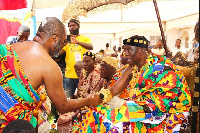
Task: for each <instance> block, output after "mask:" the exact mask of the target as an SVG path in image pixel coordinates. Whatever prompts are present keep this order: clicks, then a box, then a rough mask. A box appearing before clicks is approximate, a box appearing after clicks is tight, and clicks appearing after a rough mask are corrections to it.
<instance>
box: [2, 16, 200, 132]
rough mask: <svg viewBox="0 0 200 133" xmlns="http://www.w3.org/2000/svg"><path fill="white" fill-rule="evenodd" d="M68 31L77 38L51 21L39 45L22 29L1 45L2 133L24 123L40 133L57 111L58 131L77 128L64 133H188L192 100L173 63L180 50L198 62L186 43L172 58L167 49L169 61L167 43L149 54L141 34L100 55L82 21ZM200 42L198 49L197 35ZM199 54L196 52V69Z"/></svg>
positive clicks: (73, 22) (178, 43)
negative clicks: (81, 30) (82, 28)
mask: <svg viewBox="0 0 200 133" xmlns="http://www.w3.org/2000/svg"><path fill="white" fill-rule="evenodd" d="M197 24H199V23H197ZM68 28H69V32H70V33H69V34H70V35H67V33H66V27H65V25H64V24H63V23H62V22H61V21H60V20H59V19H57V18H55V17H47V18H45V19H44V21H42V22H41V24H40V26H39V28H38V31H37V34H36V36H35V37H34V38H33V40H28V37H29V35H30V29H29V28H28V27H26V26H21V27H20V28H19V31H18V32H17V36H16V37H10V38H8V40H7V42H6V44H1V45H0V55H1V67H0V79H1V84H0V92H1V93H0V94H1V95H0V105H1V106H0V132H2V131H3V130H6V131H8V130H9V128H10V130H11V129H12V128H11V127H9V125H11V123H12V122H14V121H16V120H18V119H23V120H26V122H27V121H29V124H31V126H32V127H31V128H29V129H30V130H33V128H35V129H36V130H35V131H36V132H38V127H40V126H41V125H42V124H45V121H47V120H46V118H45V117H44V115H47V116H48V115H49V114H50V112H49V111H48V110H49V108H50V107H51V106H54V107H55V109H56V113H58V115H59V118H58V126H59V124H60V122H61V123H71V124H68V125H66V126H67V128H66V129H65V131H64V132H73V133H80V132H83V133H85V132H101V133H122V132H134V133H139V132H141V133H144V132H145V133H146V132H148V133H153V132H160V133H164V132H165V133H172V132H173V133H176V132H179V131H180V130H181V129H186V128H187V125H188V121H187V120H188V116H189V115H190V113H189V111H190V108H191V101H192V96H191V93H190V90H189V87H188V83H187V81H186V79H185V77H184V75H183V73H182V72H181V71H180V70H179V69H177V66H176V65H175V64H174V63H173V62H172V61H171V60H170V58H171V57H174V56H175V55H176V53H177V52H179V51H181V52H182V53H184V55H185V57H186V58H190V59H191V58H192V57H191V55H190V54H191V53H187V52H186V51H185V50H184V49H183V47H182V46H181V40H180V39H177V40H176V47H175V48H174V50H173V51H172V52H170V50H169V48H168V51H167V52H168V53H169V57H166V51H165V49H164V48H163V41H162V40H161V39H160V40H158V42H157V43H156V44H155V45H154V46H153V47H150V46H149V41H148V40H147V39H146V38H145V37H144V36H139V35H130V37H129V38H127V39H124V40H123V46H122V47H118V49H117V48H116V45H114V46H113V50H110V49H109V48H110V46H109V43H107V44H106V48H105V49H101V50H99V52H98V53H93V52H92V51H91V50H93V44H92V42H91V40H90V38H88V37H86V36H83V35H81V34H80V33H79V28H80V21H79V19H77V18H72V19H70V20H69V22H68ZM196 32H199V28H195V33H196ZM195 39H196V41H197V42H199V37H198V35H197V34H195ZM197 47H198V46H197ZM198 53H199V51H198V50H196V49H194V50H193V53H192V54H194V60H196V62H198V58H197V56H196V55H197V54H198ZM39 90H43V91H40V92H39ZM47 98H49V99H50V101H51V102H50V103H46V102H45V101H46V99H47ZM45 110H46V111H45ZM66 118H67V119H66ZM16 122H17V121H16ZM18 123H20V122H18ZM12 130H13V129H12ZM24 130H25V129H24ZM44 130H45V129H44ZM47 130H49V127H48V129H47ZM3 132H5V131H3ZM25 132H28V131H27V129H26V131H25ZM30 132H34V131H30Z"/></svg>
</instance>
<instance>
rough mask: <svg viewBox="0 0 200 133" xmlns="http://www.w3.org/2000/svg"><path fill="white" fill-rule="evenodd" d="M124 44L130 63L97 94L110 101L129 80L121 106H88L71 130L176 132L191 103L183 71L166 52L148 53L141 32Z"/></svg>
mask: <svg viewBox="0 0 200 133" xmlns="http://www.w3.org/2000/svg"><path fill="white" fill-rule="evenodd" d="M123 44H124V51H125V54H126V55H127V56H128V63H129V66H128V67H127V68H126V70H125V71H124V73H123V74H122V76H121V78H120V79H119V80H118V81H117V82H116V84H115V85H114V86H113V87H111V88H109V89H101V91H100V96H101V98H102V99H103V103H106V102H109V101H110V100H111V99H112V97H113V96H115V95H117V94H119V93H120V92H121V91H123V89H124V88H126V86H127V85H128V84H129V85H130V86H131V88H130V90H129V91H128V92H129V99H127V101H126V102H125V103H124V104H123V105H122V106H121V107H120V108H116V109H111V108H110V107H109V106H104V105H98V106H97V107H96V108H95V109H89V110H88V112H87V113H86V115H85V116H84V117H83V118H84V119H83V121H82V123H76V124H75V126H74V127H75V128H74V130H73V131H74V132H83V133H84V132H87V133H88V132H98V133H104V132H105V133H122V132H130V133H158V132H159V133H177V132H179V130H180V128H181V127H185V126H186V125H185V122H186V120H187V117H188V114H189V109H190V105H191V95H190V92H189V88H188V85H187V83H186V80H185V78H184V76H183V74H182V73H181V72H180V71H179V70H178V69H177V68H176V66H175V65H174V64H172V63H171V62H170V60H169V59H167V58H166V57H165V56H155V55H152V56H151V57H150V56H148V52H147V48H148V40H147V39H146V38H145V37H144V36H137V35H135V36H132V37H130V38H128V39H125V40H124V41H123ZM127 47H129V48H128V49H127ZM77 127H78V128H77Z"/></svg>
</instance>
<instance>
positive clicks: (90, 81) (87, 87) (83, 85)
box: [77, 51, 101, 97]
mask: <svg viewBox="0 0 200 133" xmlns="http://www.w3.org/2000/svg"><path fill="white" fill-rule="evenodd" d="M95 58H96V57H95V54H93V53H92V52H90V51H87V52H85V53H84V54H83V68H84V69H83V70H82V72H81V75H80V78H79V83H78V93H77V94H78V96H79V97H86V96H87V95H88V94H90V93H92V92H93V93H96V92H98V91H99V90H97V89H96V88H97V86H98V84H99V81H100V80H101V78H100V73H99V70H97V69H96V68H95Z"/></svg>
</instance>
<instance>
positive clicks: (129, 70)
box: [123, 66, 133, 80]
mask: <svg viewBox="0 0 200 133" xmlns="http://www.w3.org/2000/svg"><path fill="white" fill-rule="evenodd" d="M123 75H125V76H126V77H127V79H128V80H130V79H132V76H133V73H132V68H131V66H128V67H127V68H126V69H125V71H124V73H123Z"/></svg>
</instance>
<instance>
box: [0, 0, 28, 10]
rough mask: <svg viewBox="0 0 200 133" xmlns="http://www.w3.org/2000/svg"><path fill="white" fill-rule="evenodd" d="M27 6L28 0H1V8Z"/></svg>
mask: <svg viewBox="0 0 200 133" xmlns="http://www.w3.org/2000/svg"><path fill="white" fill-rule="evenodd" d="M26 6H27V2H26V0H14V1H13V0H0V10H17V9H21V8H26Z"/></svg>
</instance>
